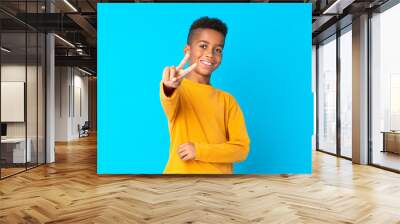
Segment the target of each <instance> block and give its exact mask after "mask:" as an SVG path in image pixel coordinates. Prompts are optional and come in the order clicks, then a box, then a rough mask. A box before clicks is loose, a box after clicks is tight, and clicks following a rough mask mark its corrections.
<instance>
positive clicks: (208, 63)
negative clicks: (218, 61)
mask: <svg viewBox="0 0 400 224" xmlns="http://www.w3.org/2000/svg"><path fill="white" fill-rule="evenodd" d="M200 62H201V63H203V64H205V65H208V66H211V63H210V62H208V61H203V60H201V61H200Z"/></svg>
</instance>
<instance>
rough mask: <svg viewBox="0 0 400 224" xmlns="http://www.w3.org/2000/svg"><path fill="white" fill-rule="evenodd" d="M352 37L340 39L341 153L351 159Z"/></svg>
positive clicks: (346, 36) (342, 36)
mask: <svg viewBox="0 0 400 224" xmlns="http://www.w3.org/2000/svg"><path fill="white" fill-rule="evenodd" d="M351 65H352V35H351V30H350V31H348V32H346V33H344V34H343V35H341V37H340V123H341V124H340V127H341V129H340V144H341V147H340V153H341V155H343V156H346V157H349V158H351V156H352V150H351V141H352V138H351V136H352V125H351V124H352V100H351V99H352V74H353V73H352V66H351Z"/></svg>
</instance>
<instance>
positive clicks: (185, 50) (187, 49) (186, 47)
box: [183, 44, 190, 54]
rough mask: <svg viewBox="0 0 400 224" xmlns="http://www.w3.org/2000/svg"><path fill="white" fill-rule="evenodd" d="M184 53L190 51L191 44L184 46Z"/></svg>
mask: <svg viewBox="0 0 400 224" xmlns="http://www.w3.org/2000/svg"><path fill="white" fill-rule="evenodd" d="M183 53H184V54H186V53H190V46H189V45H188V44H187V45H186V46H185V47H184V48H183Z"/></svg>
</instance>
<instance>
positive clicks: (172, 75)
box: [162, 53, 197, 89]
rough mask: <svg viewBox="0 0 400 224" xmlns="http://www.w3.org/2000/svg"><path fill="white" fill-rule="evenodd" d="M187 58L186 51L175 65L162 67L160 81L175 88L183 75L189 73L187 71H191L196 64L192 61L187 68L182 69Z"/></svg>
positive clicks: (188, 56)
mask: <svg viewBox="0 0 400 224" xmlns="http://www.w3.org/2000/svg"><path fill="white" fill-rule="evenodd" d="M189 58H190V54H189V53H186V54H185V57H184V58H183V59H182V61H181V62H180V63H179V65H178V66H177V67H175V66H170V67H168V66H167V67H165V68H164V71H163V78H162V81H163V83H164V85H165V86H166V87H169V88H173V89H175V88H177V87H178V86H179V85H180V84H181V82H182V79H183V77H185V76H186V75H187V74H189V72H191V71H192V70H193V69H194V68H195V67H196V66H197V63H194V64H192V65H190V66H189V67H188V68H186V69H183V66H185V64H186V62H187V60H188V59H189Z"/></svg>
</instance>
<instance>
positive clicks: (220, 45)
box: [199, 40, 224, 48]
mask: <svg viewBox="0 0 400 224" xmlns="http://www.w3.org/2000/svg"><path fill="white" fill-rule="evenodd" d="M199 42H205V43H207V44H210V42H208V41H206V40H199ZM217 46H219V47H222V48H224V45H222V44H218V45H217Z"/></svg>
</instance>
